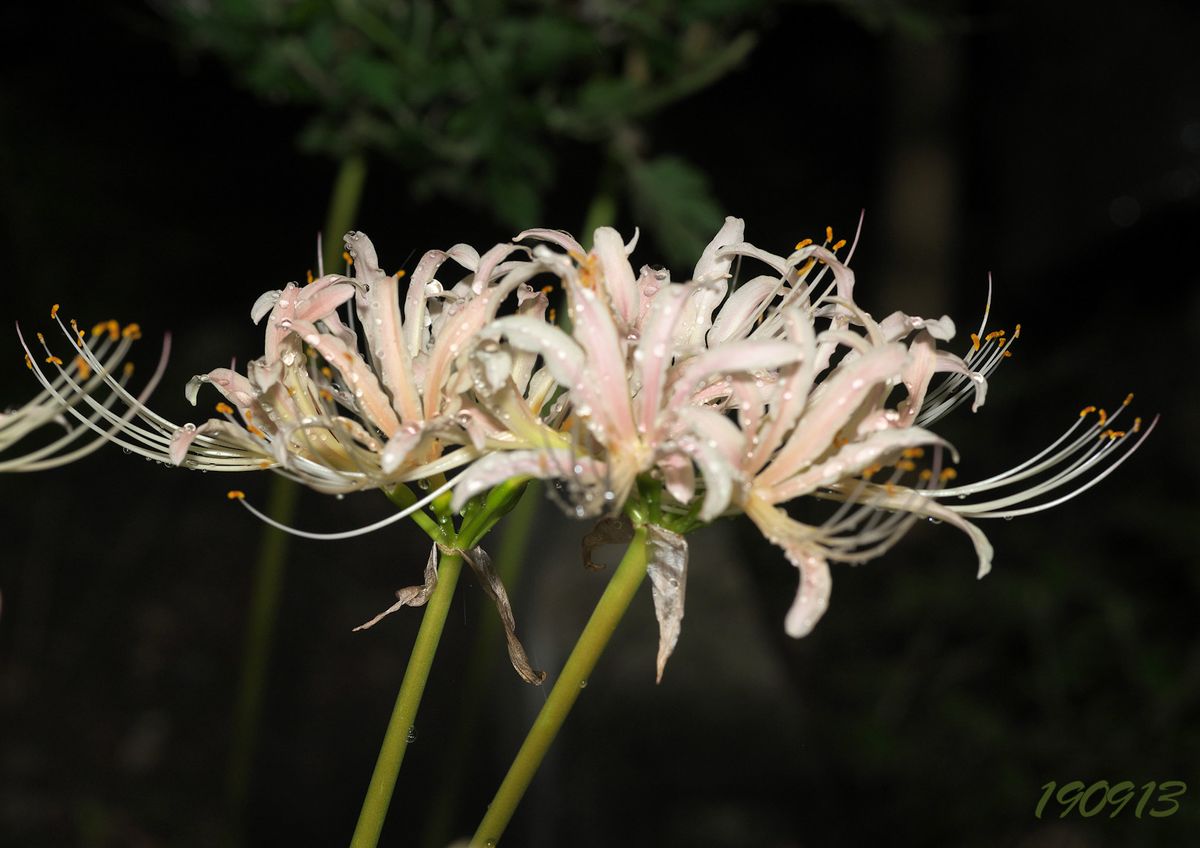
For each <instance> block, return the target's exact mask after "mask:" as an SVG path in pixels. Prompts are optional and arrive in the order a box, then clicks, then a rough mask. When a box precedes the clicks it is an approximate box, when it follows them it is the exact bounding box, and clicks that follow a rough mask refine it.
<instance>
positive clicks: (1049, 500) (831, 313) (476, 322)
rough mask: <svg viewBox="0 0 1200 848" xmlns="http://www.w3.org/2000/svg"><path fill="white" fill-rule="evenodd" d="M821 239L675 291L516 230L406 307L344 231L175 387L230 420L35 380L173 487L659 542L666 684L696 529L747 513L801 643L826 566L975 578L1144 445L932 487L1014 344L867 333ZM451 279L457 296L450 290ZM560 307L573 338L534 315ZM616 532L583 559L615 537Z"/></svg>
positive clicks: (1074, 430) (416, 277) (739, 263)
mask: <svg viewBox="0 0 1200 848" xmlns="http://www.w3.org/2000/svg"><path fill="white" fill-rule="evenodd" d="M826 236H827V238H826V240H825V242H824V244H815V243H812V242H811V241H809V240H806V241H803V242H801V243H800V244H798V245H796V248H795V249H794V250H793V251H792V252H791V253H790V254H789V255H787V256H782V255H775V254H773V253H770V252H767V251H764V250H762V249H759V248H757V247H755V246H753V245H752V244H750V243H748V242H746V241H745V238H744V232H743V222H742V221H741V220H740V219H737V218H728V219H726V221H725V224H724V226H722V228H721V229H720V231H719V232H718V233H717V234H716V236H715V237H714V238H713V240H712V241H711V243H710V244H709V245H708V247H707V248H706V249H705V251H704V253H703V255H702V256H701V257H700V258H699V261H698V262H697V264H696V266H695V268H694V270H693V271H692V273H691V276H690V278H689V279H688V280H687V281H686V282H674V281H673V280H672V279H671V274H670V272H669V271H667V270H666V269H664V268H661V267H657V266H643V267H641V268H640V269H639V270H636V271H635V269H634V266H633V265H631V264H630V261H629V255H630V254H631V253H632V251H633V249H634V246H635V244H636V236H635V238H634V239H633V241H631V242H630V243H628V244H626V243H625V242H624V240H623V239H622V238H621V236H620V235H619V234H618V233H617V231H616V230H613V229H611V228H607V227H602V228H600V229H598V230H596V232H595V233H594V237H593V247H592V248H591V249H590V250H587V249H585V248H584V247H583V246H582V245H580V244H579V243H578V242H577V241H576V240H575V239H574V238H573V237H571V236H570V235H568V234H566V233H563V232H560V231H556V230H541V229H539V230H528V231H526V232H523V233H521V234H519V235H518V236H517V238H516V239H515V240H514V242H512V243H504V244H500V245H497V246H495V247H493V248H492V249H490V250H488V251H486V252H485V253H483V254H482V255H481V254H479V253H478V252H477V251H475V250H473V249H472V248H470V247H467V246H466V245H461V244H460V245H456V246H455V247H453V248H451V249H449V250H447V251H438V250H434V251H429V252H428V253H426V254H425V255H424V256H423V257H422V258H421V260H420V261H419V262H418V264H417V266H416V268H415V269H414V270H413V272H412V274H411V275H408V276H407V283H406V285H403V286H402V280H404V278H405V276H406V275H405V274H404V272H402V271H400V272H396V273H394V274H388V273H386V272H385V271H384V270H383V269H382V267H381V265H380V263H379V260H378V257H377V255H376V252H375V249H374V247H373V246H372V244H371V242H370V241H369V240H368V239H367V238H366V236H364V235H362V234H361V233H357V232H352V233H349V234H348V235H347V236H346V249H347V253H348V258H349V259H350V260H351V261H352V267H353V276H344V275H340V274H328V275H323V276H321V277H319V278H318V279H316V280H312V281H310V282H309V283H308V284H307V285H299V284H297V283H289V284H288V285H287V286H286V287H285V288H283V289H282V290H280V291H272V292H268V293H266V294H264V295H263V296H262V297H261V298H259V300H258V301H257V302H256V303H255V304H254V307H253V309H252V310H251V317H252V318H253V319H254V321H255V322H256V323H257V322H262V321H264V319H265V326H266V340H265V351H264V354H263V356H262V357H260V358H258V359H256V360H253V361H252V362H250V363H249V365H248V367H247V369H246V373H245V374H239V373H236V372H234V371H233V370H230V369H224V368H221V369H217V370H214V371H211V372H209V373H207V374H204V375H201V376H198V377H196V378H194V379H193V380H192V382H191V383H190V384H189V386H188V397H189V398H190V399H191V400H192V401H193V403H194V402H195V400H196V396H197V390H198V389H199V387H200V386H201V385H203V384H206V383H207V384H211V385H212V386H213V387H214V388H215V389H216V390H217V391H218V392H220V394H221V395H222V396H223V398H224V400H223V401H222V402H221V403H219V404H217V411H218V412H219V413H220V415H221V417H219V418H212V419H210V420H208V421H206V422H204V423H202V424H200V425H199V426H195V425H192V424H185V425H183V426H178V425H176V424H173V423H171V422H169V421H166V420H165V419H163V418H161V417H160V416H157V415H155V414H154V413H152V412H151V411H150V410H148V409H146V407H145V406H144V405H143V404H142V403H141V400H140V399H138V398H134V397H133V396H132V395H130V394H129V393H128V392H127V391H125V389H124V387H123V386H122V385H121V384H120V383H119V381H116V380H115V379H113V378H112V377H111V375H109V374H108V372H109V371H110V369H109V368H108V367H107V366H106V363H105V362H103V361H101V360H102V358H103V355H104V354H103V353H102V351H100V350H93V349H92V348H91V347H90V346H89V345H87V344H86V343H85V342H84V340H83V338H82V337H81V336H78V337H77V334H75V333H73V332H71V331H69V330H67V329H66V328H65V327H64V331H65V332H67V336H68V338H69V339H70V340H71V341H72V343H73V344H74V345H75V347H76V351H77V353H78V354H79V357H80V361H81V362H82V363H85V364H86V365H87V367H89V368H91V369H94V371H95V373H96V374H97V375H105V379H107V381H108V385H109V387H110V388H111V390H112V392H113V393H114V395H115V396H117V397H120V398H121V399H123V400H124V401H125V402H126V403H127V404H129V407H130V411H131V412H132V413H133V414H134V415H135V416H136V419H137V420H136V423H134V422H133V421H131V420H130V417H129V413H126V414H125V415H124V416H117V414H116V413H115V412H112V411H110V410H109V409H108V408H107V407H106V406H104V405H102V404H99V403H97V402H96V401H94V400H93V399H92V398H91V397H90V395H89V394H88V393H87V391H86V390H84V389H83V387H80V386H79V384H78V383H77V382H76V381H74V380H73V379H71V378H70V376H69V375H68V374H67V372H66V371H64V370H63V369H62V368H61V363H57V364H56V367H57V368H58V369H59V376H58V377H57V378H56V380H55V382H50V380H49V378H48V377H43V378H42V379H43V382H44V385H45V386H46V389H47V391H48V392H50V393H52V394H57V393H59V392H62V393H64V394H65V395H66V396H67V400H68V402H69V403H71V404H74V405H79V402H80V400H81V399H82V400H83V401H85V402H86V403H85V406H86V408H88V409H90V410H91V411H90V413H88V415H86V416H85V415H83V414H82V413H80V412H75V414H76V415H77V416H78V417H80V418H81V419H82V420H84V421H85V422H86V423H89V425H90V426H92V427H93V428H98V429H100V430H102V432H104V433H105V437H106V438H111V439H112V440H113V441H116V442H119V443H121V444H122V445H124V446H125V447H127V448H128V449H130V450H133V451H135V452H138V453H141V454H143V455H145V456H148V457H151V458H154V459H158V460H160V461H164V462H171V463H174V464H176V465H183V466H186V467H193V468H205V469H210V470H222V471H233V470H249V469H257V468H271V469H273V470H275V471H277V472H278V473H281V474H284V475H286V476H289V477H292V478H294V479H297V480H299V481H302V482H304V483H306V484H308V485H310V486H312V487H313V488H316V489H318V490H321V491H325V492H345V491H353V490H359V489H366V488H382V489H384V490H390V489H391V488H392V487H395V486H397V485H398V484H401V483H404V482H406V481H412V480H433V481H437V482H439V483H440V482H442V481H443V480H444V475H445V474H446V473H447V472H450V471H454V470H458V469H462V470H461V471H460V473H459V474H458V476H457V477H454V478H452V479H451V480H450V481H449V482H446V483H444V485H441V486H440V487H439V488H438V489H437V490H436V492H435V494H437V493H440V492H443V491H445V490H447V489H451V488H452V489H453V497H452V502H451V509H452V510H453V511H460V510H463V509H465V508H467V507H468V506H469V504H471V503H472V502H474V501H475V500H476V499H478V498H481V497H484V496H486V494H487V493H488V492H489V491H490V490H492V489H493V488H494V487H496V486H498V485H500V484H505V483H511V482H512V481H513V480H515V479H525V478H541V479H546V480H552V481H554V485H553V486H552V487H550V491H551V492H552V493H553V494H554V496H555V498H556V499H557V500H558V501H559V502H560V504H561V505H562V506H564V507H565V508H566V509H567V510H568V511H569V512H570V513H571V514H573V515H576V516H578V517H599V518H602V519H606V520H608V521H609V522H610V524H611V523H612V521H613V519H616V518H619V517H620V516H622V515H625V516H628V517H629V518H631V519H632V520H633V521H634V522H635V523H637V524H639V525H649V526H650V527H651V529H652V532H651V534H650V549H651V556H650V559H651V563H650V568H649V570H650V574H651V577H652V579H653V584H654V590H655V592H654V595H655V604H656V609H657V612H658V613H659V620H660V623H661V625H662V634H661V638H662V641H661V643H660V653H659V672H660V674H661V670H662V663H663V662H665V659H666V656H667V655H669V654H670V650H671V647H672V646H673V645H674V639H675V638H676V637H677V635H678V631H679V621H680V619H681V618H682V614H683V588H684V585H685V582H686V567H687V566H686V563H687V548H686V542H685V541H684V539H683V534H685V533H686V532H688V531H690V530H691V529H693V528H694V527H696V526H699V525H701V524H704V523H707V522H710V521H713V520H715V519H717V518H718V517H720V516H723V515H730V514H738V513H744V514H745V515H746V516H748V517H749V518H750V520H751V521H753V522H754V523H755V524H756V525H757V526H758V527H759V528H760V529H761V531H762V532H763V534H764V535H765V536H766V537H767V538H768V539H769V540H770V541H772V542H773V543H774V544H776V545H778V546H779V547H780V548H781V549H782V550H783V552H784V554H785V555H786V557H787V559H788V560H789V561H790V562H791V563H792V564H793V565H794V566H795V567H796V568H797V569H798V570H799V574H800V580H799V589H798V592H797V595H796V599H795V601H794V603H793V605H792V608H791V610H790V611H789V613H788V615H787V618H786V622H785V626H786V629H787V632H788V633H790V634H791V635H793V636H803V635H805V634H806V633H808V632H809V631H810V630H811V629H812V628H813V626H814V625H815V624H816V623H817V621H818V620H819V619H820V617H821V615H822V614H823V613H824V611H825V609H826V607H827V605H828V602H829V595H830V587H831V580H830V573H829V563H830V562H834V561H838V562H851V563H857V562H864V561H866V560H868V559H871V558H873V557H875V556H878V555H879V554H881V553H883V552H884V551H885V550H887V549H888V548H889V547H890V546H892V545H893V544H895V543H896V541H897V540H898V539H899V538H900V537H901V536H902V535H903V534H904V533H905V531H906V530H907V529H908V528H909V527H911V526H912V524H913V523H914V522H915V521H916V520H918V519H920V518H922V517H924V518H929V519H933V520H937V521H944V522H946V523H948V524H951V525H953V526H955V527H957V528H959V529H960V530H962V531H964V532H965V533H966V534H967V535H968V536H969V537H970V540H971V542H972V543H973V545H974V548H975V552H976V555H977V559H978V573H979V575H980V576H982V575H984V574H986V573H987V571H988V570H989V568H990V564H991V559H992V550H991V546H990V545H989V544H988V541H987V539H986V537H985V536H984V534H983V533H982V532H981V531H980V530H979V528H978V527H977V526H976V525H975V524H974V523H972V520H973V519H981V518H996V517H1012V516H1017V515H1024V514H1028V513H1031V512H1036V511H1039V510H1042V509H1046V508H1048V507H1051V506H1054V505H1056V504H1059V503H1062V502H1063V501H1065V500H1067V499H1069V498H1071V497H1074V496H1075V495H1077V494H1079V493H1080V492H1082V491H1084V490H1086V489H1088V488H1090V487H1091V486H1092V485H1095V484H1096V483H1097V482H1099V480H1101V479H1102V478H1103V477H1105V476H1107V475H1108V474H1109V473H1111V472H1112V471H1113V470H1114V469H1115V468H1116V467H1117V466H1118V465H1119V464H1120V463H1121V462H1123V461H1124V459H1125V458H1126V457H1128V455H1129V454H1130V453H1131V452H1132V450H1134V449H1136V447H1137V445H1139V444H1140V443H1141V439H1144V438H1145V436H1146V435H1148V433H1149V431H1150V429H1152V426H1151V427H1146V428H1143V427H1142V425H1141V421H1140V419H1135V420H1134V421H1133V422H1132V424H1131V425H1130V426H1129V428H1128V429H1127V430H1116V429H1113V426H1112V425H1113V424H1114V423H1115V421H1116V419H1117V418H1118V416H1119V415H1121V414H1122V413H1123V412H1124V408H1125V407H1126V406H1127V405H1128V403H1129V398H1126V400H1125V401H1124V402H1123V403H1122V404H1120V406H1119V407H1118V408H1117V409H1116V411H1115V412H1114V413H1113V414H1112V415H1109V414H1107V413H1106V412H1105V411H1103V410H1096V409H1094V408H1092V407H1089V408H1087V409H1085V410H1084V411H1083V413H1082V414H1081V415H1080V416H1078V418H1077V419H1075V420H1074V421H1073V423H1072V424H1071V426H1070V427H1068V428H1067V429H1066V431H1065V432H1064V433H1063V434H1062V435H1061V436H1059V437H1058V438H1057V439H1056V440H1054V441H1053V442H1052V443H1051V444H1050V445H1049V446H1048V447H1047V448H1046V449H1045V450H1043V451H1041V452H1039V453H1038V454H1036V455H1035V456H1033V457H1030V458H1029V459H1027V460H1025V461H1024V462H1022V463H1021V464H1019V465H1017V466H1015V467H1013V468H1011V469H1010V470H1008V471H1005V472H1003V473H1001V474H997V475H994V476H992V477H989V478H988V479H986V480H981V481H979V482H976V483H971V484H962V483H959V482H957V481H956V480H955V476H956V475H955V471H954V469H953V468H952V467H950V466H949V465H946V464H945V460H946V459H947V458H954V459H956V458H957V457H956V454H955V452H954V449H953V448H952V447H951V446H950V445H948V444H947V443H946V442H945V441H944V440H943V439H942V438H941V437H939V436H938V435H937V434H936V433H935V432H933V431H932V430H931V429H929V428H930V425H932V424H934V423H936V422H937V421H938V420H939V419H940V418H941V417H942V416H944V415H946V414H947V413H948V412H950V411H951V410H952V409H954V408H955V407H957V406H959V405H960V404H962V403H965V402H967V401H971V402H972V408H973V409H977V408H978V407H979V406H981V405H982V404H983V402H984V399H985V393H986V388H987V377H988V375H989V374H990V373H991V372H992V371H994V370H995V368H996V367H997V366H998V365H999V364H1000V363H1001V362H1003V360H1004V359H1005V358H1006V357H1008V356H1009V355H1010V347H1011V346H1012V344H1013V343H1014V342H1015V341H1016V340H1017V338H1018V336H1019V335H1020V326H1019V325H1018V326H1017V327H1016V329H1014V330H1013V332H1012V333H1011V335H1010V334H1008V333H1006V332H1005V331H1003V330H996V331H992V332H989V331H988V327H987V319H988V314H987V311H986V310H985V314H984V318H983V322H982V323H981V325H980V327H979V329H978V331H977V332H976V333H972V334H971V335H970V343H969V346H968V348H967V350H966V351H965V353H964V354H963V355H962V356H959V355H956V354H954V353H950V352H948V351H947V350H945V349H942V348H941V347H939V345H940V344H944V343H946V342H949V341H951V340H952V339H953V337H954V336H955V326H954V323H953V322H952V321H951V320H950V318H948V317H946V316H942V317H940V318H936V319H931V318H922V317H917V316H913V315H908V314H906V313H904V312H894V313H892V314H890V315H888V316H887V317H885V318H884V319H883V320H879V321H877V320H876V319H875V318H873V317H872V316H871V315H870V314H869V313H868V312H867V311H865V310H864V309H863V308H861V307H860V306H859V305H858V304H857V303H856V301H855V277H854V273H853V272H852V271H851V270H850V268H849V267H848V265H847V264H846V263H847V262H848V261H849V255H852V254H853V249H854V248H853V245H852V246H850V248H849V251H848V254H847V257H846V260H845V261H843V260H842V259H840V258H839V256H838V253H839V251H842V250H843V248H845V247H846V244H845V242H844V241H836V242H835V241H834V239H833V234H832V232H830V231H827V233H826ZM451 263H452V264H451ZM455 265H457V266H459V267H461V268H462V269H464V271H465V273H461V272H460V274H459V275H458V276H459V279H458V280H457V282H455V283H453V284H443V283H442V282H440V281H439V280H438V279H437V276H438V275H439V274H442V275H443V276H445V275H446V273H447V271H448V269H449V268H452V267H454V266H455ZM752 266H759V267H761V269H762V273H760V274H758V275H755V276H751V275H750V274H749V273H747V272H746V268H747V267H752ZM540 283H546V284H545V285H543V286H542V287H541V288H535V285H537V284H540ZM556 288H558V289H561V291H562V292H563V293H564V295H565V303H566V311H565V315H564V317H565V319H566V320H564V321H563V322H561V323H556V321H555V317H556V316H555V315H554V310H552V309H549V308H548V307H549V298H548V295H549V294H551V293H553V292H554V290H555V289H556ZM989 305H990V295H989ZM342 307H346V309H345V317H343V313H342V311H340V310H342ZM39 374H40V370H39ZM94 379H95V378H94ZM106 425H107V426H108V427H109V428H110V429H111V430H115V432H109V431H105V430H104V429H103V428H104V427H105V426H106ZM1139 431H1141V432H1142V437H1141V439H1131V437H1132V436H1133V435H1134V434H1136V433H1139ZM927 453H928V461H927V462H926V461H925V459H926V455H927ZM801 498H813V499H819V500H824V501H832V502H835V504H836V506H834V507H833V508H832V510H831V514H830V515H829V516H828V517H826V518H825V519H823V520H822V521H820V522H819V523H804V522H801V521H799V520H797V519H796V518H794V517H792V516H790V515H789V514H788V513H787V512H786V511H785V510H784V508H783V506H782V505H783V504H787V503H789V502H793V501H796V500H797V499H801ZM427 501H428V499H426V500H425V501H422V502H420V503H419V504H418V506H419V505H420V504H423V503H425V502H427ZM616 527H617V525H615V524H613V525H612V526H610V528H609V531H606V532H601V533H599V534H597V535H596V540H597V541H604V540H611V539H612V538H615V537H619V536H620V532H621V531H620V530H619V529H614V528H616Z"/></svg>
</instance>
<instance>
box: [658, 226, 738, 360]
mask: <svg viewBox="0 0 1200 848" xmlns="http://www.w3.org/2000/svg"><path fill="white" fill-rule="evenodd" d="M744 229H745V225H744V223H743V222H742V219H741V218H726V219H725V224H724V225H723V226H722V227H721V229H720V231H719V232H718V233H717V234H716V236H714V237H713V240H712V241H711V242H709V243H708V246H707V247H705V248H704V252H703V253H702V254H701V255H700V260H699V261H698V262H697V263H696V268H695V270H694V271H693V272H692V280H693V281H695V282H696V283H700V284H702V285H698V286H696V287H695V289H694V290H693V292H692V295H691V297H690V298H688V302H687V305H686V306H685V307H684V310H683V316H682V318H681V319H680V321H679V324H678V325H677V326H676V330H675V344H676V346H677V347H679V348H682V349H685V350H687V349H696V348H700V347H703V345H704V339H705V337H706V336H707V335H708V330H709V328H710V327H711V326H712V319H713V310H714V309H716V308H717V305H718V304H719V303H720V302H721V301H722V300H724V299H725V293H726V292H727V291H729V282H728V279H727V278H728V277H729V268H730V266H731V265H732V264H733V260H734V259H735V258H736V257H735V256H734V255H733V254H732V253H730V252H728V250H727V249H726V248H727V247H728V246H729V245H731V244H737V243H739V242H741V240H742V234H743V231H744Z"/></svg>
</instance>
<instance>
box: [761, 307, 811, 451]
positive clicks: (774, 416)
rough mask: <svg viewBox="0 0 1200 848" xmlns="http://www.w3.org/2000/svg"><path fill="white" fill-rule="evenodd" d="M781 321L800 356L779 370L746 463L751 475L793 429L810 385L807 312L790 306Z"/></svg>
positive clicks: (805, 402)
mask: <svg viewBox="0 0 1200 848" xmlns="http://www.w3.org/2000/svg"><path fill="white" fill-rule="evenodd" d="M784 322H785V324H786V326H787V333H788V338H789V339H791V341H792V342H793V343H794V344H796V345H799V347H800V350H801V351H802V356H801V359H800V361H799V362H797V363H796V364H795V365H789V366H788V367H787V368H785V369H784V370H782V371H781V372H780V379H779V382H778V383H777V384H776V386H775V390H774V393H773V397H772V399H771V416H770V422H769V423H768V424H767V426H766V428H765V430H760V432H759V438H758V445H757V446H756V447H755V448H754V453H753V455H752V456H751V457H750V458H749V460H748V461H747V462H746V464H745V469H746V471H747V473H749V474H752V475H753V474H757V473H758V472H759V471H760V470H761V469H762V467H763V466H764V465H766V463H767V461H768V460H769V459H770V458H771V457H772V456H773V455H774V453H775V450H776V449H777V448H778V447H779V445H780V444H782V443H783V439H784V437H785V436H786V435H787V434H788V433H790V432H791V431H792V428H793V427H794V426H795V425H796V419H797V418H799V417H800V413H802V412H803V411H804V407H805V405H806V404H807V403H808V393H809V391H810V390H811V389H812V384H813V376H814V374H815V371H814V361H815V359H816V339H815V338H814V336H813V329H812V325H811V324H810V323H809V321H808V317H807V315H806V314H805V313H804V312H803V311H801V310H800V309H798V308H792V309H789V310H788V311H787V313H786V315H785V318H784Z"/></svg>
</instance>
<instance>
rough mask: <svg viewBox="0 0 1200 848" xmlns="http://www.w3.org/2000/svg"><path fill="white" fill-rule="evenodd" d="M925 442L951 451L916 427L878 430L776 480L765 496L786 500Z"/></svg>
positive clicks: (774, 499)
mask: <svg viewBox="0 0 1200 848" xmlns="http://www.w3.org/2000/svg"><path fill="white" fill-rule="evenodd" d="M926 445H941V446H943V447H945V448H947V449H949V450H951V451H953V448H952V447H951V446H950V445H949V443H947V442H946V441H945V440H943V439H942V438H941V437H940V436H938V435H937V434H936V433H931V432H929V431H928V430H922V429H921V428H920V427H905V428H903V429H888V430H880V431H878V432H875V433H872V434H871V435H869V436H867V437H866V438H865V439H863V440H862V441H859V442H852V443H851V444H848V445H844V446H843V447H842V448H840V449H839V450H838V451H837V453H835V454H834V455H833V456H831V457H830V458H829V459H827V460H825V461H824V462H821V463H818V464H816V465H810V466H809V467H808V468H807V469H805V470H804V471H802V472H800V473H799V474H797V475H795V476H794V477H790V478H788V479H787V480H784V481H783V482H782V483H779V484H776V485H775V486H773V487H772V488H771V489H770V493H769V496H765V499H766V500H769V501H770V502H772V503H783V502H785V501H790V500H792V499H793V498H798V497H801V496H802V495H807V494H810V493H811V492H814V491H816V490H817V489H818V488H820V487H822V486H832V485H834V484H836V483H838V482H839V481H841V480H844V479H846V478H847V477H855V476H857V475H858V474H861V473H862V472H863V471H864V470H865V469H867V468H869V467H871V466H872V465H876V464H878V463H879V461H880V460H881V459H883V458H884V457H886V456H888V455H889V454H893V455H894V454H895V453H896V452H898V451H902V450H904V449H906V448H915V447H923V446H926Z"/></svg>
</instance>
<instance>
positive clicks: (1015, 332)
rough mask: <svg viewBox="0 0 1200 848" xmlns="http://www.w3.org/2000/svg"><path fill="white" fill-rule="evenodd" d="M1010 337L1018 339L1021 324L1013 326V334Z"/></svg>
mask: <svg viewBox="0 0 1200 848" xmlns="http://www.w3.org/2000/svg"><path fill="white" fill-rule="evenodd" d="M1012 337H1013V339H1014V340H1015V339H1019V338H1021V325H1020V324H1018V325H1017V326H1015V327H1013V335H1012Z"/></svg>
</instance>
